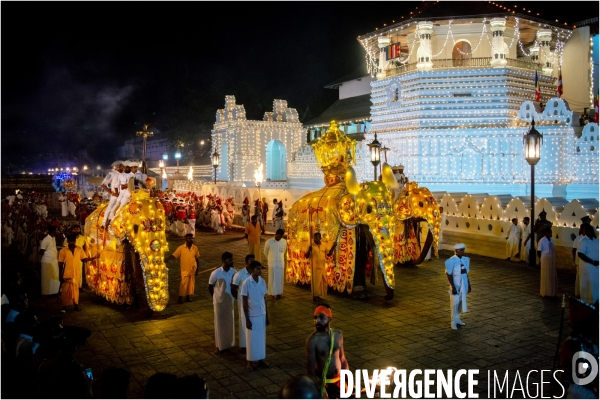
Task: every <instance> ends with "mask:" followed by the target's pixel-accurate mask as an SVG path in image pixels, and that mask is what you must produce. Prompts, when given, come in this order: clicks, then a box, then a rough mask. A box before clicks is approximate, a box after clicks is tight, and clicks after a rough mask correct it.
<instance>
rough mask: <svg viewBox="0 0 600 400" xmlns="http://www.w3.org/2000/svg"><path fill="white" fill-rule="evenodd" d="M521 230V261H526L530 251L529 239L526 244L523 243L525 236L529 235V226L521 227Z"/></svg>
mask: <svg viewBox="0 0 600 400" xmlns="http://www.w3.org/2000/svg"><path fill="white" fill-rule="evenodd" d="M522 230H523V235H522V238H523V242H522V243H523V244H522V245H521V261H527V260H528V259H529V250H531V239H529V240H528V241H527V243H525V239H527V236H529V234H530V233H531V224H529V225H527V226H524V227H522Z"/></svg>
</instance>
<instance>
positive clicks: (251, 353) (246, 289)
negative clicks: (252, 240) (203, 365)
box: [242, 261, 269, 371]
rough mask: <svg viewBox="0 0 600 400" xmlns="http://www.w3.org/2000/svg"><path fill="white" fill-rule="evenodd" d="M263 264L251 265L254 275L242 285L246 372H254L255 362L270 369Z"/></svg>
mask: <svg viewBox="0 0 600 400" xmlns="http://www.w3.org/2000/svg"><path fill="white" fill-rule="evenodd" d="M262 267H263V266H262V264H261V263H260V262H258V261H254V262H252V264H250V269H251V270H252V275H251V276H250V277H249V278H248V279H246V280H245V281H244V283H243V284H242V299H243V301H244V316H245V317H246V370H247V371H252V370H253V369H254V368H253V367H252V362H253V361H258V366H259V367H263V368H269V365H268V364H267V363H266V362H265V358H266V355H267V325H269V315H268V314H267V302H266V301H265V295H266V294H267V285H266V283H265V280H264V279H263V278H261V276H260V274H261V270H262Z"/></svg>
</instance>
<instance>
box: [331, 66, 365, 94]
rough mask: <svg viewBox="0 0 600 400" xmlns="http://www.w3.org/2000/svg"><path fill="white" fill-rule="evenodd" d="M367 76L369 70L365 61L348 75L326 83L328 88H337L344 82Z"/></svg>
mask: <svg viewBox="0 0 600 400" xmlns="http://www.w3.org/2000/svg"><path fill="white" fill-rule="evenodd" d="M365 76H369V72H368V71H367V65H366V64H365V63H364V62H361V63H360V66H359V67H358V68H356V69H355V70H354V71H352V72H351V73H349V74H348V75H346V76H344V77H342V78H340V79H337V80H335V81H333V82H331V83H328V84H327V85H325V88H326V89H337V88H338V87H340V85H341V84H342V83H344V82H348V81H353V80H355V79H360V78H364V77H365Z"/></svg>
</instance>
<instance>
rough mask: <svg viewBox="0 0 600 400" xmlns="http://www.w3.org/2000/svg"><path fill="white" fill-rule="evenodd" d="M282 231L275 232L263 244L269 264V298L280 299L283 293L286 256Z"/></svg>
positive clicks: (285, 245)
mask: <svg viewBox="0 0 600 400" xmlns="http://www.w3.org/2000/svg"><path fill="white" fill-rule="evenodd" d="M284 233H285V232H284V230H283V229H281V228H280V229H278V230H277V232H275V237H272V238H271V239H269V240H267V242H266V243H265V256H267V262H268V263H269V265H268V267H269V284H268V286H267V292H268V294H269V296H274V297H275V298H276V299H281V294H282V293H283V282H284V278H285V260H286V255H287V242H286V241H285V239H283V234H284Z"/></svg>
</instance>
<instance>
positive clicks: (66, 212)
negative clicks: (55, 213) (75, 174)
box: [58, 192, 69, 217]
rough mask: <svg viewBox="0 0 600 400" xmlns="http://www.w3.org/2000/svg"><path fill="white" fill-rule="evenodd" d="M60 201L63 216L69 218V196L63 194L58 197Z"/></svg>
mask: <svg viewBox="0 0 600 400" xmlns="http://www.w3.org/2000/svg"><path fill="white" fill-rule="evenodd" d="M58 201H59V202H60V209H61V214H60V215H61V216H63V217H67V216H68V215H69V205H68V203H67V195H66V194H65V193H63V192H61V193H60V195H59V196H58Z"/></svg>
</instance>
